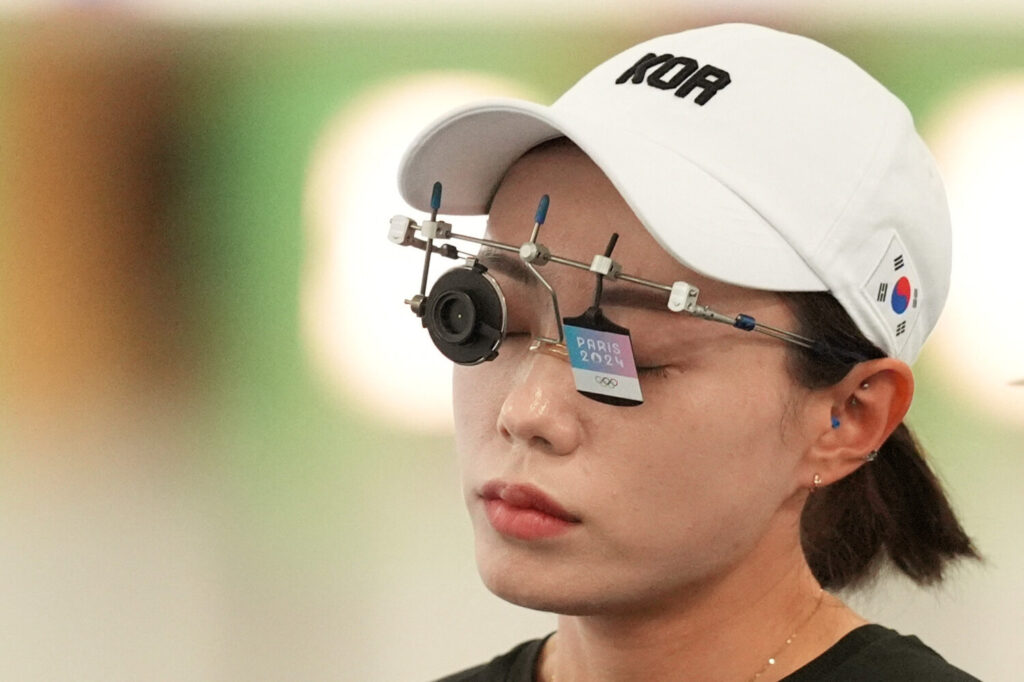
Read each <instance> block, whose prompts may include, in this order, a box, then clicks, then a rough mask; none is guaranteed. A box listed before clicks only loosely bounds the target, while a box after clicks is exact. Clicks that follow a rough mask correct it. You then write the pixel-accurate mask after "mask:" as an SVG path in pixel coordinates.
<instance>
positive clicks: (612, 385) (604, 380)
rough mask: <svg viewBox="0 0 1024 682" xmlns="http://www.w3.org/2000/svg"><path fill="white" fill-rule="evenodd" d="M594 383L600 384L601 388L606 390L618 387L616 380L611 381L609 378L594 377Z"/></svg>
mask: <svg viewBox="0 0 1024 682" xmlns="http://www.w3.org/2000/svg"><path fill="white" fill-rule="evenodd" d="M594 381H596V382H597V383H599V384H601V385H602V386H607V387H608V388H615V387H616V386H618V385H619V382H618V380H616V379H613V378H611V377H603V376H596V377H594Z"/></svg>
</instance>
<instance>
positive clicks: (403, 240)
mask: <svg viewBox="0 0 1024 682" xmlns="http://www.w3.org/2000/svg"><path fill="white" fill-rule="evenodd" d="M415 232H416V223H415V222H413V220H412V218H406V217H405V216H404V215H396V216H395V217H394V218H392V219H391V229H389V230H388V239H389V240H390V241H393V242H394V243H396V244H398V245H399V246H406V245H407V244H410V243H411V242H412V236H413V234H415Z"/></svg>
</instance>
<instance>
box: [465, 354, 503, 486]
mask: <svg viewBox="0 0 1024 682" xmlns="http://www.w3.org/2000/svg"><path fill="white" fill-rule="evenodd" d="M498 375H499V372H498V371H497V368H496V367H495V366H494V364H493V363H486V364H484V365H478V366H473V367H463V366H459V365H456V366H455V367H454V369H453V370H452V402H453V408H454V412H455V450H456V454H457V455H458V456H459V460H460V464H461V465H462V466H463V469H464V468H465V463H466V458H467V457H468V456H470V455H471V454H473V453H475V452H479V451H480V449H481V447H482V446H483V445H484V443H485V442H486V441H487V440H488V439H489V438H491V437H492V436H493V435H494V434H495V431H496V428H497V427H496V424H497V419H498V412H499V410H500V409H501V404H502V401H503V399H504V398H503V394H502V393H501V391H500V388H499V387H501V386H503V385H504V383H505V382H503V381H502V379H501V377H500V376H498Z"/></svg>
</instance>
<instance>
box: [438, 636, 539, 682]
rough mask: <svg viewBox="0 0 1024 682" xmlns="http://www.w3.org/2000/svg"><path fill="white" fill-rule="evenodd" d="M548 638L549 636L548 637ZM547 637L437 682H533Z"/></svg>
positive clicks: (524, 644)
mask: <svg viewBox="0 0 1024 682" xmlns="http://www.w3.org/2000/svg"><path fill="white" fill-rule="evenodd" d="M549 637H550V635H549ZM545 641H547V637H545V638H543V639H533V640H530V641H529V642H523V643H522V644H520V645H519V646H517V647H516V648H514V649H512V650H511V651H509V652H508V653H504V654H502V655H500V656H495V657H494V658H492V659H491V661H490V662H489V663H484V664H483V665H478V666H476V667H475V668H470V669H468V670H463V671H462V672H458V673H455V674H454V675H449V676H447V677H443V678H441V679H440V680H437V682H533V671H534V670H535V669H536V667H537V659H538V658H539V657H540V650H541V649H542V648H543V646H544V642H545Z"/></svg>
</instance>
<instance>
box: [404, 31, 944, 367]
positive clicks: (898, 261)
mask: <svg viewBox="0 0 1024 682" xmlns="http://www.w3.org/2000/svg"><path fill="white" fill-rule="evenodd" d="M562 136H565V137H568V138H569V139H571V140H572V141H573V142H575V143H576V144H577V145H578V146H579V147H580V148H581V149H582V150H583V151H584V152H586V153H587V154H588V155H589V156H590V158H591V159H592V160H593V161H594V162H595V163H596V164H597V165H598V166H599V167H600V168H601V170H602V171H604V173H605V175H607V176H608V178H609V179H610V180H611V182H612V183H613V184H614V186H615V187H616V189H617V190H618V191H619V193H620V194H621V195H622V197H623V198H624V199H625V201H626V202H627V203H628V204H629V206H630V208H632V210H633V212H634V213H635V214H636V215H637V217H638V218H639V220H640V221H641V222H642V223H643V225H644V226H645V227H646V228H647V230H648V231H649V232H650V233H651V234H652V235H653V236H654V238H655V239H656V240H657V241H658V242H659V243H660V244H661V246H662V247H664V248H665V250H667V251H668V252H669V253H670V254H672V255H673V256H674V257H675V258H676V259H677V260H678V261H679V262H680V263H682V264H684V265H686V266H687V267H689V268H691V269H693V270H696V271H698V272H700V273H702V274H704V275H706V276H709V277H711V278H714V279H718V280H721V281H725V282H728V283H731V284H736V285H739V286H744V287H750V288H755V289H765V290H770V291H829V292H831V293H832V295H833V296H835V298H836V299H837V300H838V301H839V302H840V303H841V304H842V305H843V307H844V308H845V309H846V311H847V312H848V313H849V315H850V316H851V317H852V318H853V320H854V322H855V323H856V324H857V326H858V328H859V329H860V330H861V332H862V333H863V334H864V335H865V336H866V337H867V338H868V339H870V340H871V341H872V342H874V343H875V344H876V345H877V346H879V347H880V348H881V349H882V350H884V351H886V352H887V353H888V354H889V355H892V356H895V357H899V358H901V359H903V360H905V361H906V362H908V363H910V362H913V360H914V358H916V357H917V353H918V351H919V350H920V348H921V345H922V344H923V343H924V341H925V339H926V338H927V336H928V334H929V333H930V332H931V330H932V329H933V328H934V326H935V323H936V321H937V320H938V316H939V313H940V311H941V310H942V306H943V305H944V303H945V300H946V294H947V292H948V289H949V272H950V224H949V210H948V206H947V202H946V197H945V192H944V190H943V186H942V181H941V179H940V177H939V173H938V169H937V168H936V165H935V161H934V159H933V158H932V156H931V154H930V153H929V152H928V149H927V148H926V147H925V144H924V142H923V141H922V140H921V138H920V136H919V135H918V134H917V132H916V130H915V129H914V123H913V119H912V117H911V115H910V112H909V111H908V110H907V108H906V106H904V105H903V103H902V102H901V101H900V100H899V99H897V98H896V97H895V96H894V95H893V94H892V93H890V92H889V91H888V90H886V89H885V87H883V86H882V85H881V84H880V83H878V82H877V81H876V80H875V79H873V78H872V77H871V76H869V75H868V74H867V73H866V72H865V71H863V70H862V69H861V68H860V67H858V66H857V65H856V64H854V63H853V62H852V61H850V60H849V59H847V58H846V57H844V56H842V55H841V54H839V53H837V52H835V51H834V50H832V49H830V48H828V47H825V46H824V45H822V44H820V43H817V42H815V41H813V40H810V39H808V38H804V37H801V36H796V35H792V34H788V33H782V32H779V31H775V30H772V29H768V28H764V27H761V26H754V25H748V24H724V25H719V26H710V27H707V28H699V29H694V30H690V31H684V32H682V33H677V34H674V35H668V36H662V37H659V38H654V39H652V40H648V41H646V42H644V43H641V44H639V45H636V46H635V47H631V48H629V49H627V50H625V51H624V52H622V53H620V54H618V55H616V56H614V57H612V58H611V59H609V60H608V61H606V62H604V63H603V64H601V65H600V66H598V67H597V68H595V69H594V70H593V71H591V72H590V73H588V74H587V75H586V76H584V77H583V78H582V79H581V80H580V81H579V82H577V83H576V84H575V85H574V86H572V87H571V88H570V89H569V90H568V91H567V92H566V93H565V94H564V95H562V96H561V97H560V98H559V99H558V100H557V101H556V102H555V103H554V104H553V105H551V106H550V107H548V106H542V105H539V104H534V103H532V102H526V101H521V100H511V99H505V100H489V101H485V102H481V103H478V104H475V105H472V106H468V107H464V108H461V109H458V110H455V111H453V112H451V113H449V114H448V115H446V116H444V117H443V118H441V119H440V120H438V121H436V122H435V123H434V124H433V125H431V126H429V127H428V128H427V129H426V130H424V131H423V132H422V133H421V134H420V135H419V137H417V139H416V140H415V141H414V142H413V143H412V144H411V146H410V147H409V149H408V150H407V152H406V155H405V158H404V159H403V161H402V165H401V169H400V171H399V189H400V191H401V193H402V196H403V197H404V198H405V200H406V201H407V202H408V203H409V204H410V205H412V206H414V207H416V208H418V209H421V210H424V211H426V210H429V202H430V194H431V188H432V186H433V183H434V182H435V181H437V180H439V181H441V183H442V184H443V185H444V205H443V206H442V212H444V213H449V214H480V213H485V212H486V211H487V207H488V205H489V203H490V200H491V198H492V197H493V195H494V192H495V190H496V189H497V187H498V184H499V182H500V181H501V179H502V177H503V176H504V174H505V172H506V171H507V170H508V168H509V167H510V166H511V165H512V164H513V163H514V162H515V161H516V160H517V159H518V158H519V157H520V156H521V155H522V154H524V153H525V152H526V151H528V150H529V149H531V148H532V147H534V146H536V145H538V144H540V143H542V142H544V141H546V140H549V139H553V138H556V137H562ZM625 265H626V266H627V267H628V264H625Z"/></svg>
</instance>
